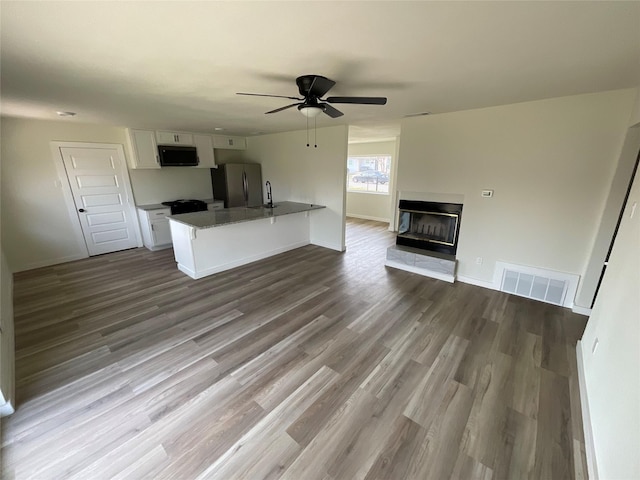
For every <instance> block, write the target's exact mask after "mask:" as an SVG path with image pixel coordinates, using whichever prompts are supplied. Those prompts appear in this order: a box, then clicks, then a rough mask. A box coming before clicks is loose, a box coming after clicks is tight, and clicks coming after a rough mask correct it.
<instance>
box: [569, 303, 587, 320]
mask: <svg viewBox="0 0 640 480" xmlns="http://www.w3.org/2000/svg"><path fill="white" fill-rule="evenodd" d="M571 311H572V312H573V313H577V314H578V315H586V316H587V317H590V316H591V309H590V308H586V307H581V306H579V305H574V306H573V307H571Z"/></svg>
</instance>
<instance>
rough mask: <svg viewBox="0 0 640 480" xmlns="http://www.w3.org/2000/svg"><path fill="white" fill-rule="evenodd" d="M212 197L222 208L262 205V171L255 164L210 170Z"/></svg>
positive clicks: (238, 164)
mask: <svg viewBox="0 0 640 480" xmlns="http://www.w3.org/2000/svg"><path fill="white" fill-rule="evenodd" d="M211 184H212V186H213V197H214V198H215V199H216V200H224V207H225V208H230V207H258V206H260V205H262V203H263V200H262V170H261V168H260V165H258V164H257V163H227V164H223V165H220V166H218V168H212V169H211Z"/></svg>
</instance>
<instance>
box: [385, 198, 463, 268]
mask: <svg viewBox="0 0 640 480" xmlns="http://www.w3.org/2000/svg"><path fill="white" fill-rule="evenodd" d="M461 218H462V204H459V203H440V202H420V201H414V200H400V217H399V223H398V236H397V237H396V245H403V246H406V247H413V248H419V249H421V250H426V251H431V252H438V253H443V254H446V255H452V256H455V254H456V250H457V248H458V232H459V230H460V220H461Z"/></svg>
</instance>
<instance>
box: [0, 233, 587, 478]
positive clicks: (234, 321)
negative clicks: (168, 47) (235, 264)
mask: <svg viewBox="0 0 640 480" xmlns="http://www.w3.org/2000/svg"><path fill="white" fill-rule="evenodd" d="M392 243H393V235H392V234H391V233H390V232H388V231H387V229H386V225H384V224H381V223H377V222H370V221H362V220H350V221H349V223H348V229H347V248H348V250H347V252H346V253H344V254H341V253H338V252H334V251H331V250H327V249H323V248H320V247H315V246H307V247H303V248H300V249H297V250H294V251H291V252H288V253H285V254H282V255H278V256H276V257H272V258H269V259H266V260H263V261H260V262H257V263H254V264H251V265H247V266H244V267H241V268H237V269H234V270H231V271H228V272H225V273H221V274H217V275H214V276H211V277H208V278H205V279H201V280H192V279H190V278H188V277H187V276H185V275H183V274H182V273H180V272H179V271H178V270H177V269H176V266H175V263H174V260H173V255H172V251H171V250H167V251H161V252H149V251H147V250H144V249H134V250H128V251H123V252H118V253H114V254H109V255H103V256H100V257H94V258H90V259H86V260H81V261H77V262H72V263H67V264H63V265H57V266H53V267H48V268H41V269H38V270H33V271H29V272H23V273H19V274H17V275H16V277H15V328H16V348H17V359H16V362H17V366H16V370H17V372H16V374H17V403H18V404H17V407H18V409H17V412H16V413H15V414H14V415H12V416H11V417H7V418H5V419H3V429H2V430H3V431H2V437H3V438H2V457H3V474H4V478H17V479H26V478H37V479H48V478H56V479H62V478H64V479H68V478H74V479H83V480H84V479H102V478H127V479H139V478H154V479H156V478H172V479H193V478H216V479H234V478H243V479H254V478H255V479H262V478H287V479H294V480H301V479H304V480H309V479H325V480H329V479H356V478H361V479H420V480H422V479H446V478H456V479H458V478H459V479H475V478H478V479H518V478H534V479H570V478H584V477H585V476H586V469H585V458H584V440H583V434H582V423H581V413H580V405H579V397H578V386H577V374H576V364H575V344H576V341H577V340H578V338H579V337H580V335H581V334H582V331H583V329H584V326H585V321H586V317H582V316H578V315H575V314H572V313H571V312H570V311H568V310H566V309H562V308H559V307H555V306H551V305H546V304H543V303H539V302H535V301H531V300H527V299H523V298H519V297H515V296H510V295H507V294H504V293H500V292H496V291H492V290H487V289H483V288H479V287H475V286H471V285H468V284H464V283H455V284H447V283H444V282H441V281H438V280H433V279H429V278H425V277H421V276H418V275H414V274H411V273H407V272H403V271H399V270H394V269H391V268H386V267H384V265H383V262H384V255H385V250H386V247H387V246H388V245H390V244H392Z"/></svg>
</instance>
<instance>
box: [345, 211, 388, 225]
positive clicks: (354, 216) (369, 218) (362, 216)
mask: <svg viewBox="0 0 640 480" xmlns="http://www.w3.org/2000/svg"><path fill="white" fill-rule="evenodd" d="M347 217H351V218H359V219H361V220H373V221H374V222H383V223H389V219H388V218H382V217H371V216H369V215H358V214H355V213H347Z"/></svg>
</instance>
